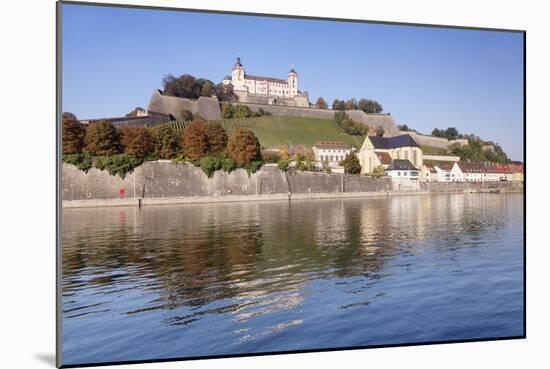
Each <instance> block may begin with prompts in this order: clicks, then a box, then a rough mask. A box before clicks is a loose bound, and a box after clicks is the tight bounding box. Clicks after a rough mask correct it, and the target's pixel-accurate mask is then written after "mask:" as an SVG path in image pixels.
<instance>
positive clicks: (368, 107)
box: [357, 98, 383, 114]
mask: <svg viewBox="0 0 550 369" xmlns="http://www.w3.org/2000/svg"><path fill="white" fill-rule="evenodd" d="M357 107H358V108H359V110H363V111H364V112H365V113H376V114H378V113H381V112H382V110H383V109H382V105H380V103H378V101H374V100H369V99H365V98H362V99H360V100H359V102H358V103H357Z"/></svg>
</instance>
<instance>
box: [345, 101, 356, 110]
mask: <svg viewBox="0 0 550 369" xmlns="http://www.w3.org/2000/svg"><path fill="white" fill-rule="evenodd" d="M344 108H345V109H346V110H354V109H357V100H355V99H350V100H348V101H346V102H345V103H344Z"/></svg>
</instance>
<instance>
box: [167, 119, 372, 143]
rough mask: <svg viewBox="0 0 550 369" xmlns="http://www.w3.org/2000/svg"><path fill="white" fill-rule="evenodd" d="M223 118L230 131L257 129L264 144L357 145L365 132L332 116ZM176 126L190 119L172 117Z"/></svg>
mask: <svg viewBox="0 0 550 369" xmlns="http://www.w3.org/2000/svg"><path fill="white" fill-rule="evenodd" d="M213 122H219V123H220V124H221V125H222V126H223V127H224V128H225V129H226V131H227V133H228V135H231V133H232V132H233V131H234V130H235V129H236V128H246V129H249V130H251V131H253V132H254V134H255V135H256V136H257V137H258V139H259V140H260V145H261V146H262V148H276V147H279V146H281V145H284V146H288V145H292V146H293V145H300V144H302V145H304V146H306V147H308V148H311V147H312V146H313V145H314V144H315V143H316V142H317V141H341V142H345V143H348V144H350V145H355V147H357V149H359V148H360V147H361V145H362V144H363V140H364V137H363V136H351V135H348V134H347V133H345V132H344V130H342V128H340V127H339V126H338V125H337V124H336V122H335V121H334V120H332V119H316V118H303V117H282V116H263V117H253V118H235V119H221V120H214V121H213ZM169 124H170V125H171V126H172V127H173V128H175V129H178V130H180V129H183V128H184V127H185V125H186V124H187V122H183V121H172V122H170V123H169Z"/></svg>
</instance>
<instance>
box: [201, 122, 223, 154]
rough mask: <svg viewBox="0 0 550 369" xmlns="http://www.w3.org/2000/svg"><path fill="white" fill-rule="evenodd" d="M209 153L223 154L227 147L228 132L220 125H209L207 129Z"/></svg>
mask: <svg viewBox="0 0 550 369" xmlns="http://www.w3.org/2000/svg"><path fill="white" fill-rule="evenodd" d="M206 135H207V139H208V152H209V153H212V154H213V153H221V152H223V151H225V148H226V147H227V132H225V129H224V128H223V127H222V125H221V124H220V123H209V124H208V128H207V129H206Z"/></svg>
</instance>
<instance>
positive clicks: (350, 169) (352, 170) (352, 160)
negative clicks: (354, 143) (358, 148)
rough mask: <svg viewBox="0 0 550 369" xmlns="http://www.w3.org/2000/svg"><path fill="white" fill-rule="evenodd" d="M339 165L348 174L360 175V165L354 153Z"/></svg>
mask: <svg viewBox="0 0 550 369" xmlns="http://www.w3.org/2000/svg"><path fill="white" fill-rule="evenodd" d="M338 164H339V165H341V166H343V167H344V171H345V172H346V173H349V174H359V173H361V164H360V163H359V159H358V158H357V156H356V155H355V153H353V152H352V153H351V154H349V155H348V156H346V158H345V159H344V160H342V161H340V163H338Z"/></svg>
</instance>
